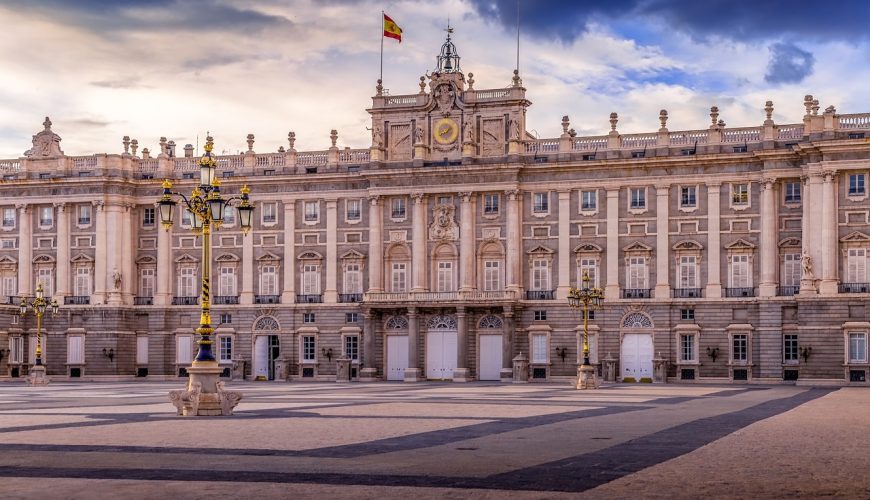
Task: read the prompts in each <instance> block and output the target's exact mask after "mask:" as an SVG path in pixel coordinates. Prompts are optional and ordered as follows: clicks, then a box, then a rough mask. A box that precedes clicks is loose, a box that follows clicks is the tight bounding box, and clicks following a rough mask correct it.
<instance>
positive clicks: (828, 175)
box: [819, 172, 839, 295]
mask: <svg viewBox="0 0 870 500" xmlns="http://www.w3.org/2000/svg"><path fill="white" fill-rule="evenodd" d="M823 175H824V183H823V184H822V224H821V229H822V282H821V283H820V284H819V293H820V294H824V295H834V294H836V293H837V275H838V274H839V273H838V272H837V250H838V248H839V245H838V244H837V243H838V242H837V194H836V192H835V189H836V185H837V184H836V182H835V181H836V178H837V176H836V173H835V172H825V173H824V174H823Z"/></svg>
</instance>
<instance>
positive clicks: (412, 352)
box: [405, 307, 420, 382]
mask: <svg viewBox="0 0 870 500" xmlns="http://www.w3.org/2000/svg"><path fill="white" fill-rule="evenodd" d="M418 323H419V318H418V317H417V309H416V308H414V307H409V308H408V368H407V369H406V370H405V382H417V381H418V380H420V369H419V368H418V367H417V366H418V360H417V358H418V356H417V343H418V342H419V336H420V325H419V324H418Z"/></svg>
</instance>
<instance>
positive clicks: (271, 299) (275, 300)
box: [254, 295, 281, 304]
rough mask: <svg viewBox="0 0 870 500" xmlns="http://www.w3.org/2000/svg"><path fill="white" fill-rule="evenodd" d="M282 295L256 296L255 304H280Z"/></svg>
mask: <svg viewBox="0 0 870 500" xmlns="http://www.w3.org/2000/svg"><path fill="white" fill-rule="evenodd" d="M280 303H281V296H280V295H254V304H280Z"/></svg>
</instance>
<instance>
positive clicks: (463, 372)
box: [453, 368, 471, 382]
mask: <svg viewBox="0 0 870 500" xmlns="http://www.w3.org/2000/svg"><path fill="white" fill-rule="evenodd" d="M469 380H471V378H470V376H469V374H468V368H456V369H454V370H453V381H454V382H468V381H469Z"/></svg>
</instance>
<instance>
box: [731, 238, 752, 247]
mask: <svg viewBox="0 0 870 500" xmlns="http://www.w3.org/2000/svg"><path fill="white" fill-rule="evenodd" d="M725 248H727V249H728V250H754V249H755V245H753V244H752V243H750V242H748V241H746V240H744V239H743V238H740V239H738V240H737V241H734V242H731V243H729V244H727V245H725Z"/></svg>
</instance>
